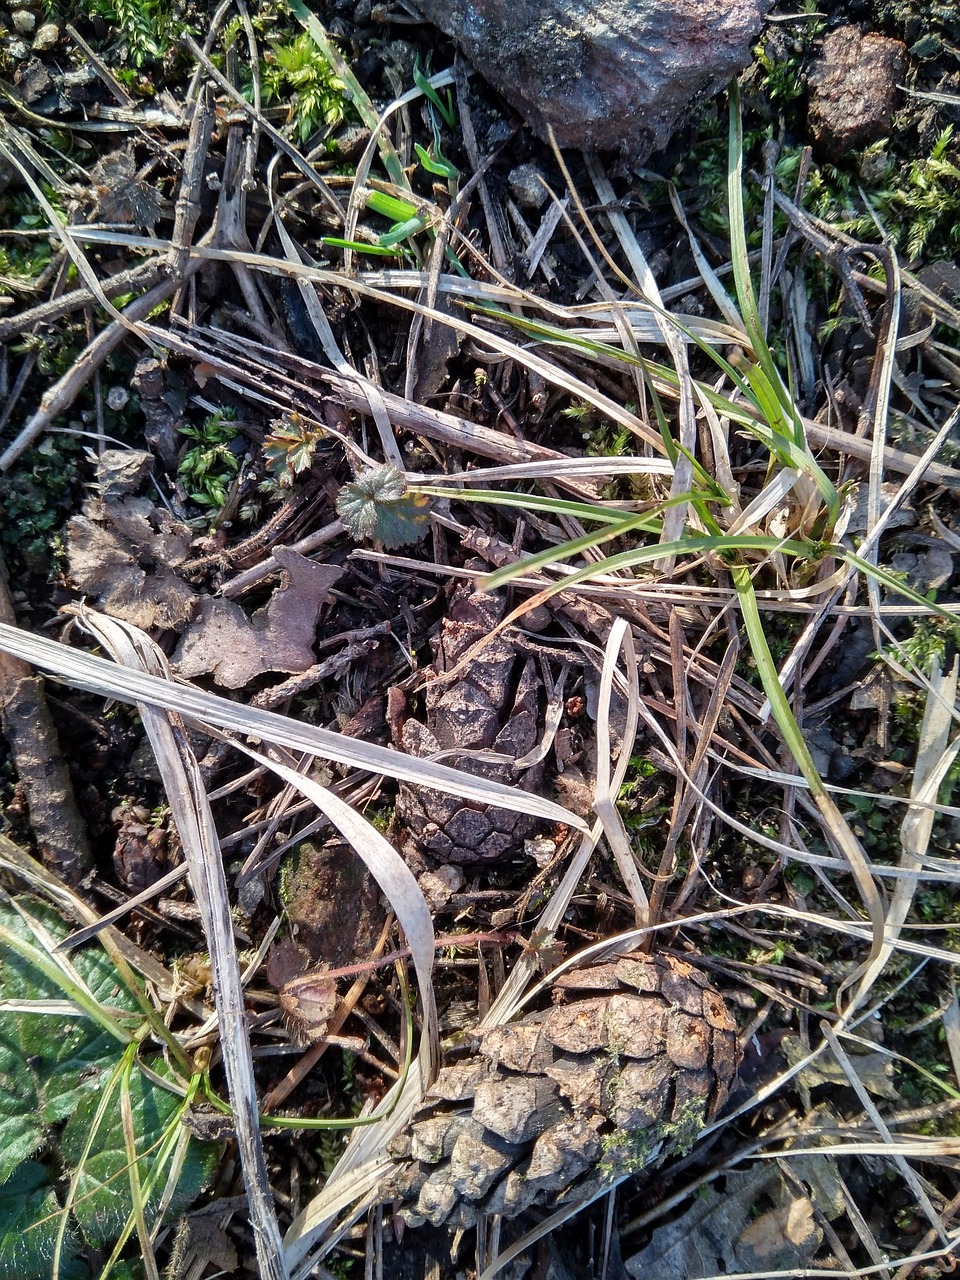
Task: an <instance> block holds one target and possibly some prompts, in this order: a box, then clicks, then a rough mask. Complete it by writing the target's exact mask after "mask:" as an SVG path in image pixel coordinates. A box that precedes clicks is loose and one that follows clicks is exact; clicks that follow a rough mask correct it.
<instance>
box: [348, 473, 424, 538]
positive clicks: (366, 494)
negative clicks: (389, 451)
mask: <svg viewBox="0 0 960 1280" xmlns="http://www.w3.org/2000/svg"><path fill="white" fill-rule="evenodd" d="M337 515H338V516H339V517H340V519H341V520H342V521H343V523H344V524H345V525H346V527H347V529H348V530H349V531H350V533H351V534H353V536H354V537H355V538H356V539H357V541H358V542H365V541H368V540H371V541H374V542H377V543H379V544H380V546H382V547H387V548H388V549H389V548H391V547H403V546H406V545H407V544H408V543H411V542H419V541H420V539H421V538H422V537H423V535H424V534H425V533H426V531H427V528H428V525H429V519H430V499H429V498H428V497H426V496H425V495H424V494H419V493H409V492H408V491H407V485H406V480H405V478H404V475H403V472H402V471H398V470H397V468H396V467H392V466H390V465H389V463H386V464H384V465H383V466H382V467H374V468H372V469H371V470H369V471H362V472H358V473H357V478H356V480H354V481H353V482H352V483H351V484H345V485H344V486H343V488H342V489H341V490H340V493H339V495H338V496H337Z"/></svg>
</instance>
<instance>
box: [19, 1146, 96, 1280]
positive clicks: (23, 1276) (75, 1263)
mask: <svg viewBox="0 0 960 1280" xmlns="http://www.w3.org/2000/svg"><path fill="white" fill-rule="evenodd" d="M59 1216H60V1206H59V1204H58V1203H57V1197H56V1195H55V1194H54V1190H53V1186H52V1184H51V1182H50V1175H49V1173H48V1172H47V1170H46V1169H45V1168H44V1167H43V1165H42V1164H37V1163H36V1161H33V1160H27V1161H25V1162H24V1163H23V1164H22V1165H20V1167H19V1168H18V1169H17V1171H16V1173H15V1174H14V1175H13V1177H12V1178H9V1179H8V1180H7V1181H6V1182H5V1183H4V1184H3V1186H2V1187H0V1280H46V1277H47V1276H49V1275H50V1264H51V1261H52V1259H53V1251H54V1247H55V1244H56V1238H57V1230H58V1228H59V1225H60V1222H59ZM76 1253H77V1239H76V1235H75V1234H74V1233H72V1232H70V1231H69V1230H68V1232H67V1235H66V1238H65V1240H64V1247H63V1251H62V1253H61V1261H60V1277H61V1280H80V1277H82V1276H87V1275H89V1272H88V1271H87V1268H86V1267H85V1266H84V1265H83V1264H82V1263H81V1262H80V1260H79V1258H77V1256H76Z"/></svg>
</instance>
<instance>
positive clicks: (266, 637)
mask: <svg viewBox="0 0 960 1280" xmlns="http://www.w3.org/2000/svg"><path fill="white" fill-rule="evenodd" d="M273 555H274V557H275V558H276V560H277V562H278V563H279V564H280V565H281V566H282V567H283V570H284V579H285V581H284V582H283V583H282V584H281V585H280V586H279V587H278V588H277V589H276V591H274V593H273V595H272V596H271V597H270V600H269V602H268V603H267V604H266V605H265V606H264V607H263V608H262V609H258V610H257V612H256V613H255V614H254V615H253V617H251V618H248V617H247V615H246V614H245V613H244V611H243V609H242V608H241V607H240V605H238V604H237V603H236V602H235V601H233V600H225V599H224V598H223V597H221V596H218V597H216V598H213V597H210V596H205V597H204V598H203V599H202V600H201V602H200V611H199V614H198V616H197V617H196V618H195V619H194V621H193V622H192V623H191V624H190V626H189V627H188V628H187V629H186V631H185V632H184V633H183V637H182V639H181V641H180V644H179V647H178V648H177V652H176V653H175V654H174V667H175V669H176V670H177V672H178V674H179V675H181V676H183V677H184V678H185V679H187V680H190V679H193V678H194V677H195V676H199V675H207V674H210V673H212V675H213V678H214V680H216V682H217V684H220V685H224V686H225V687H226V688H227V689H243V688H245V687H246V685H247V684H249V682H250V681H251V680H253V679H254V678H255V677H257V676H260V675H263V673H264V672H266V671H283V672H286V673H287V674H293V673H295V672H298V671H306V670H307V668H308V667H310V666H312V665H313V663H314V661H315V659H314V654H313V645H314V642H315V640H316V632H317V618H318V616H319V613H320V607H321V605H323V604H324V602H325V601H326V599H327V597H328V594H329V591H330V588H331V587H332V586H333V584H334V583H335V582H336V581H337V579H338V578H339V577H340V575H341V574H342V573H343V570H342V569H339V568H337V567H336V566H334V565H326V564H317V563H316V562H315V561H313V560H308V559H307V558H306V557H305V556H301V555H299V554H298V553H297V552H296V551H291V550H290V548H289V547H275V548H274V551H273Z"/></svg>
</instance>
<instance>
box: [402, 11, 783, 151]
mask: <svg viewBox="0 0 960 1280" xmlns="http://www.w3.org/2000/svg"><path fill="white" fill-rule="evenodd" d="M417 7H418V8H419V9H420V11H421V13H422V14H423V15H424V17H426V18H427V19H429V21H431V22H433V23H435V24H436V25H437V26H438V27H440V28H441V30H443V31H444V32H445V33H446V34H447V35H448V36H450V37H451V38H452V39H453V40H454V41H455V42H456V43H457V44H458V45H459V46H460V48H461V49H462V50H463V52H464V53H465V54H466V55H467V57H468V58H469V59H470V60H471V62H473V64H474V66H475V67H476V68H477V70H478V71H479V72H480V73H481V74H482V75H483V76H484V77H485V78H486V79H487V80H488V81H489V82H490V84H491V85H493V87H494V88H495V89H497V90H498V91H499V92H500V93H502V94H503V96H504V97H505V98H506V99H507V100H508V102H510V103H512V105H513V106H515V107H516V108H517V110H518V111H520V112H521V114H522V115H523V116H524V117H525V118H526V120H527V121H528V122H529V124H530V125H531V127H532V128H533V129H534V131H535V132H536V133H538V134H539V135H540V137H542V138H546V137H547V134H548V129H549V128H552V129H553V131H554V134H555V136H556V139H557V142H558V143H559V144H560V146H561V147H575V148H579V149H581V150H584V151H619V152H620V153H621V154H622V155H623V157H624V158H625V159H627V160H629V161H632V162H633V163H634V164H640V163H642V162H643V161H644V160H646V158H647V157H648V156H649V155H650V153H651V152H653V151H656V150H658V149H659V148H661V147H663V146H665V145H666V144H667V142H668V141H669V140H670V137H671V135H672V134H673V132H674V130H675V129H676V128H677V126H678V125H679V124H680V123H681V122H682V121H683V119H684V118H685V117H686V115H687V114H688V113H689V111H690V106H691V103H692V102H693V101H694V100H695V99H696V98H699V97H702V96H704V95H708V94H713V93H716V92H717V91H718V90H720V89H722V88H723V87H724V85H726V84H727V82H728V81H729V80H730V79H731V78H732V77H733V76H735V75H736V74H737V72H739V71H740V70H741V69H742V68H743V67H745V66H746V65H747V64H748V63H749V61H750V48H751V45H752V43H753V41H754V40H755V39H756V37H757V35H758V34H759V31H760V26H761V23H762V21H763V18H764V15H765V14H766V12H767V9H768V8H769V7H770V0H509V3H508V2H507V0H417Z"/></svg>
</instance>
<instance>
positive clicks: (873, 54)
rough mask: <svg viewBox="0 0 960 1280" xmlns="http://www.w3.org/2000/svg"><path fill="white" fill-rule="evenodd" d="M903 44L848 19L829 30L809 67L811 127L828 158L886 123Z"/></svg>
mask: <svg viewBox="0 0 960 1280" xmlns="http://www.w3.org/2000/svg"><path fill="white" fill-rule="evenodd" d="M905 59H906V46H905V45H904V44H903V43H902V41H900V40H891V39H889V38H888V37H887V36H878V35H875V34H874V33H873V32H868V33H867V34H866V35H865V34H864V33H863V32H862V31H861V30H860V28H859V27H855V26H851V25H847V26H843V27H837V28H836V30H834V31H831V32H830V34H829V35H828V36H827V38H826V39H825V40H824V42H823V49H822V50H821V52H820V57H819V58H818V59H817V62H816V63H815V65H814V66H813V68H812V70H811V72H810V81H809V82H810V87H811V89H812V90H813V96H812V98H811V101H810V116H809V119H810V127H811V130H812V131H813V136H814V139H815V141H816V142H817V144H818V146H819V147H820V148H821V150H822V151H823V152H824V153H825V154H826V155H827V156H829V157H830V158H831V159H835V160H839V159H840V158H841V157H842V156H843V154H844V152H846V151H849V150H850V149H851V148H852V147H863V146H866V145H867V144H868V143H870V142H873V141H874V140H875V139H876V138H879V137H881V136H882V135H883V134H884V133H885V132H886V131H887V130H888V129H889V128H890V123H891V120H892V119H893V113H894V111H895V110H896V107H897V103H898V101H899V97H900V91H899V89H898V88H897V86H898V84H899V83H900V81H901V80H902V79H903V72H904V65H905Z"/></svg>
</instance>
